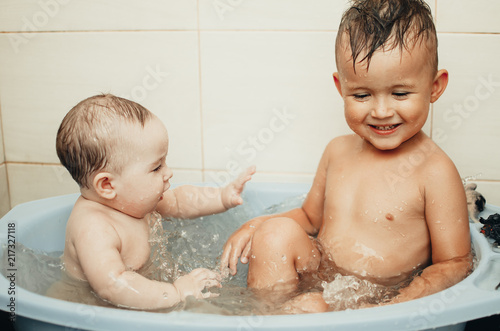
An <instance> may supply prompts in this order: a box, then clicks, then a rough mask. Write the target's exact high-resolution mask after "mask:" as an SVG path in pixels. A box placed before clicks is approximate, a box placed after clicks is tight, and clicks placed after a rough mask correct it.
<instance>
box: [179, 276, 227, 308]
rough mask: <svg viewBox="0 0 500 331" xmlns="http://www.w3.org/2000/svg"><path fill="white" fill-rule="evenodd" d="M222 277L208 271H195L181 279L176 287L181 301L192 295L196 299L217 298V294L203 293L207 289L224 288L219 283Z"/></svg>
mask: <svg viewBox="0 0 500 331" xmlns="http://www.w3.org/2000/svg"><path fill="white" fill-rule="evenodd" d="M219 280H220V275H218V274H216V273H215V272H213V271H210V270H208V269H203V268H199V269H194V270H193V271H191V272H190V273H189V274H187V275H185V276H182V277H179V278H178V279H177V280H176V281H175V282H174V286H175V287H176V288H177V291H178V292H179V296H180V300H181V301H184V300H185V299H186V297H188V296H190V295H192V296H194V297H195V298H196V299H202V298H210V297H215V296H217V294H215V293H211V292H202V291H203V290H204V289H205V288H210V287H214V286H217V287H222V285H221V284H220V282H219Z"/></svg>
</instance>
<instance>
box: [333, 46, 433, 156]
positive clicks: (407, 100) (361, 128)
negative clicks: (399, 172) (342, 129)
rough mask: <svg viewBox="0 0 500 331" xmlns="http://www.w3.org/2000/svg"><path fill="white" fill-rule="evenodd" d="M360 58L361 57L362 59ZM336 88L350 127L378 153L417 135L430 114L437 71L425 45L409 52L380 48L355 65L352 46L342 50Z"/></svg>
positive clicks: (338, 60) (336, 75)
mask: <svg viewBox="0 0 500 331" xmlns="http://www.w3.org/2000/svg"><path fill="white" fill-rule="evenodd" d="M363 56H364V55H361V56H360V58H363ZM337 63H338V66H339V68H338V73H335V74H334V78H335V84H336V86H337V88H338V89H339V92H340V93H341V95H342V98H343V99H344V112H345V117H346V120H347V124H348V125H349V127H350V128H351V129H352V130H353V131H354V132H355V133H357V134H358V135H359V136H361V137H362V138H364V139H365V140H366V141H368V142H370V143H371V144H372V145H373V146H375V147H376V148H377V149H380V150H390V149H395V148H397V147H399V146H400V145H401V144H402V143H404V142H405V141H407V140H409V139H410V138H411V137H413V136H414V135H415V134H416V133H418V132H419V131H420V130H421V128H422V127H423V126H424V124H425V122H426V120H427V115H428V113H429V105H430V103H431V93H432V88H433V81H434V73H433V70H432V68H431V66H430V65H429V53H428V51H427V49H426V47H425V45H423V44H421V43H417V44H416V45H415V46H414V47H413V49H410V52H408V51H406V50H403V54H401V51H400V49H399V47H397V48H395V49H393V50H388V51H384V50H381V49H379V50H377V51H376V52H375V53H374V54H373V57H372V59H371V62H370V65H369V68H368V69H367V64H366V61H363V62H362V63H359V62H358V63H356V72H354V69H353V65H352V56H351V51H350V48H349V47H347V49H346V50H344V51H339V52H338V59H337Z"/></svg>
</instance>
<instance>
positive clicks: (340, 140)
mask: <svg viewBox="0 0 500 331" xmlns="http://www.w3.org/2000/svg"><path fill="white" fill-rule="evenodd" d="M359 143H360V138H359V136H357V135H356V134H348V135H344V136H339V137H335V138H333V139H332V140H330V142H329V143H328V145H327V146H326V148H325V154H328V155H339V154H344V153H347V152H349V151H352V150H353V148H355V147H356V146H357V145H359Z"/></svg>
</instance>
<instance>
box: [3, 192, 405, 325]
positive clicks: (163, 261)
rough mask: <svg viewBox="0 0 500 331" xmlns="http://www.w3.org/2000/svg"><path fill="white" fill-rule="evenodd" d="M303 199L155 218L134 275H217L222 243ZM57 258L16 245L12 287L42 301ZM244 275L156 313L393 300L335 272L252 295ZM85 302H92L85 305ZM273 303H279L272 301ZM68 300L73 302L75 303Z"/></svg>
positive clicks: (58, 274) (250, 311)
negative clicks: (143, 261) (303, 299)
mask: <svg viewBox="0 0 500 331" xmlns="http://www.w3.org/2000/svg"><path fill="white" fill-rule="evenodd" d="M304 198H305V195H302V196H297V197H294V198H291V199H287V200H285V201H284V202H283V203H281V204H278V205H274V206H271V207H269V208H267V209H266V210H263V211H257V213H256V211H251V210H248V209H246V207H245V205H244V204H243V205H242V206H238V207H236V208H233V209H231V210H229V211H227V212H225V213H222V214H218V215H212V216H205V217H201V218H198V219H193V220H178V219H171V220H169V219H161V217H160V216H159V215H155V216H154V217H152V218H151V219H150V225H151V229H152V230H151V235H150V243H151V248H152V249H151V259H150V263H149V264H148V265H147V266H145V267H143V268H141V270H139V271H138V272H140V273H141V274H142V275H144V276H145V277H148V278H150V279H154V280H159V281H165V282H169V283H172V282H173V281H174V280H175V279H177V278H178V277H180V276H182V275H184V274H187V273H189V272H190V271H191V270H193V269H196V268H207V269H211V270H215V271H216V272H218V271H219V265H220V260H219V258H220V255H221V253H222V247H223V245H224V243H225V241H226V240H227V238H228V237H229V236H230V235H231V234H232V233H233V232H234V231H235V230H236V229H238V228H239V226H240V225H241V224H242V223H244V222H245V221H247V220H249V219H251V218H253V217H255V216H257V215H258V214H259V215H260V214H270V213H278V212H281V211H285V210H289V209H291V208H295V207H298V206H300V205H301V203H302V201H303V199H304ZM21 239H22V238H21ZM21 241H22V240H21ZM4 251H5V252H6V251H7V250H4ZM61 255H62V251H61V252H39V251H34V250H31V249H29V248H26V247H24V246H22V244H18V245H17V247H16V262H17V266H18V276H17V277H18V278H17V285H18V286H20V287H23V288H25V289H27V290H29V291H32V292H35V293H38V294H42V295H45V294H46V293H47V290H48V289H49V288H50V287H51V286H52V284H54V283H56V282H57V281H59V280H61V279H62V278H63V275H64V267H63V265H62V263H61V260H60V256H61ZM6 260H7V258H6V257H5V256H4V258H3V259H2V266H1V267H2V268H1V269H2V273H3V274H5V273H6V269H7V267H6V266H7V261H6ZM247 270H248V267H247V265H242V264H241V263H240V264H239V265H238V273H237V274H236V275H235V276H231V275H229V272H225V273H224V274H225V275H224V277H223V280H222V288H211V289H208V290H209V291H210V292H212V293H217V294H218V296H217V297H212V298H208V299H203V300H197V299H194V298H192V297H191V298H188V299H187V300H186V302H183V303H181V304H179V305H178V306H176V307H174V308H172V309H166V310H160V311H158V312H168V311H172V310H182V309H184V310H188V311H193V312H202V313H214V314H222V315H269V314H283V313H286V310H283V309H282V305H283V304H284V303H285V301H287V300H288V299H291V298H292V297H294V296H296V295H297V294H299V293H304V292H310V291H323V297H324V298H325V301H327V303H328V304H329V305H330V307H331V309H332V310H344V309H356V308H359V307H360V305H363V304H366V303H369V304H370V303H371V304H374V303H377V302H383V301H386V300H389V299H390V298H392V297H393V296H394V295H396V294H397V290H395V289H394V288H387V287H383V286H380V285H376V284H373V283H370V282H369V281H366V280H362V279H359V278H356V277H354V276H342V275H340V274H338V273H335V271H334V270H331V275H332V276H331V277H329V281H328V282H326V281H324V280H323V279H320V278H319V277H317V276H314V275H310V276H311V277H308V281H307V282H305V283H303V284H301V285H300V286H299V290H298V292H297V293H292V294H287V295H284V296H282V295H277V294H278V293H276V292H273V291H267V292H266V291H259V292H258V293H257V292H256V291H254V290H252V289H248V288H247V287H246V274H247ZM73 283H74V284H72V286H74V287H73V288H69V289H68V288H66V289H65V291H69V292H73V295H69V296H72V297H73V298H83V297H86V298H87V299H85V300H83V301H80V302H83V303H87V304H95V305H100V306H110V304H109V303H107V302H105V301H103V300H101V299H99V298H97V296H96V295H95V294H94V293H93V292H92V290H91V288H90V287H89V286H88V284H87V283H85V282H73ZM82 293H83V295H82ZM51 296H53V295H51ZM89 297H90V298H93V299H92V300H88V298H89ZM277 297H279V298H280V300H277V299H276V298H277ZM68 300H70V301H78V299H77V300H73V299H68Z"/></svg>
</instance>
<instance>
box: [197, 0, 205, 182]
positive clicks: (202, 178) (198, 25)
mask: <svg viewBox="0 0 500 331" xmlns="http://www.w3.org/2000/svg"><path fill="white" fill-rule="evenodd" d="M196 24H197V34H198V93H199V100H200V104H199V105H200V150H201V155H200V156H201V169H200V170H201V181H202V182H204V181H205V144H204V130H203V93H202V82H201V79H202V77H201V31H200V0H197V1H196Z"/></svg>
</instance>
